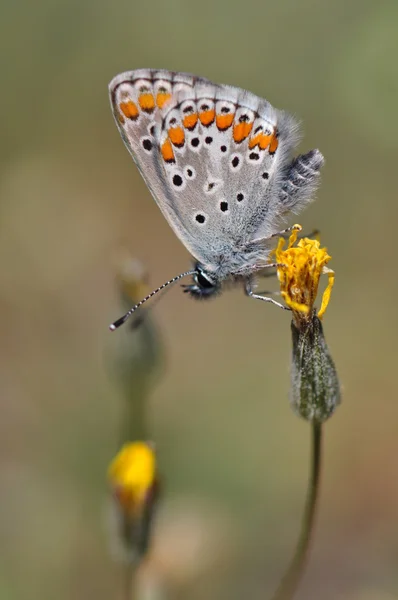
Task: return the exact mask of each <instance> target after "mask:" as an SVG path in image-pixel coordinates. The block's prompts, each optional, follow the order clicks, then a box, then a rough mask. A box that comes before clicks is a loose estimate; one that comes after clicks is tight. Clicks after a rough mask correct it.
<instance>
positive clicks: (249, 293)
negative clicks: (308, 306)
mask: <svg viewBox="0 0 398 600" xmlns="http://www.w3.org/2000/svg"><path fill="white" fill-rule="evenodd" d="M273 266H277V265H273ZM252 283H253V280H252V279H251V278H248V279H247V280H246V284H245V293H246V295H247V296H249V297H250V298H254V299H255V300H262V301H263V302H271V303H272V304H275V306H278V307H279V308H282V309H283V310H290V308H288V307H287V306H284V305H283V304H281V303H280V302H277V301H276V300H274V299H273V298H270V297H269V296H263V295H262V294H271V293H272V292H262V293H261V294H256V293H255V292H254V290H253V287H252Z"/></svg>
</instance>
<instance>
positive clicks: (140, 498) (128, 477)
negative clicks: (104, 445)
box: [108, 442, 156, 512]
mask: <svg viewBox="0 0 398 600" xmlns="http://www.w3.org/2000/svg"><path fill="white" fill-rule="evenodd" d="M108 478H109V481H110V483H111V485H112V487H113V489H114V490H115V493H116V495H117V498H118V499H119V501H120V504H121V505H122V506H123V508H124V509H125V510H126V511H127V512H137V511H139V510H140V509H141V508H142V507H143V505H144V503H145V499H146V497H147V495H148V492H149V491H150V489H151V487H152V486H153V485H154V483H155V479H156V457H155V452H154V450H153V448H152V447H151V446H150V445H149V444H147V443H145V442H133V443H129V444H125V445H124V446H123V448H122V449H121V450H120V452H119V453H118V454H117V455H116V457H115V458H114V460H113V461H112V463H111V464H110V466H109V469H108Z"/></svg>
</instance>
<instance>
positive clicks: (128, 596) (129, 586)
mask: <svg viewBox="0 0 398 600" xmlns="http://www.w3.org/2000/svg"><path fill="white" fill-rule="evenodd" d="M123 566H124V568H125V574H124V585H125V587H124V595H123V598H124V600H134V596H135V594H134V588H135V575H136V570H137V567H136V565H134V564H132V563H129V564H127V565H123Z"/></svg>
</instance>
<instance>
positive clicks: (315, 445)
mask: <svg viewBox="0 0 398 600" xmlns="http://www.w3.org/2000/svg"><path fill="white" fill-rule="evenodd" d="M311 428H312V443H311V472H310V477H309V482H308V491H307V501H306V506H305V509H304V515H303V521H302V527H301V534H300V537H299V540H298V543H297V547H296V551H295V553H294V556H293V559H292V561H291V563H290V565H289V567H288V569H287V571H286V573H285V575H284V576H283V578H282V581H281V582H280V584H279V587H278V589H277V590H276V592H275V594H274V596H273V600H290V599H291V598H293V596H294V593H295V591H296V589H297V586H298V584H299V581H300V579H301V577H302V575H303V572H304V569H305V564H306V560H307V556H308V551H309V548H310V543H311V536H312V533H313V529H314V522H315V515H316V508H317V500H318V495H319V482H320V474H321V459H322V424H321V423H319V422H316V421H313V422H312V423H311Z"/></svg>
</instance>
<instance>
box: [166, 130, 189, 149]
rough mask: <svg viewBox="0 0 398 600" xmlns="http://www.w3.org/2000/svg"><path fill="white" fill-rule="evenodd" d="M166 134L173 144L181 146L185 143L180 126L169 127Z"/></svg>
mask: <svg viewBox="0 0 398 600" xmlns="http://www.w3.org/2000/svg"><path fill="white" fill-rule="evenodd" d="M167 133H168V136H169V138H170V140H171V142H172V143H173V144H174V146H178V147H181V146H183V145H184V143H185V134H184V130H183V128H182V127H170V129H169V130H168V132H167Z"/></svg>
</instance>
